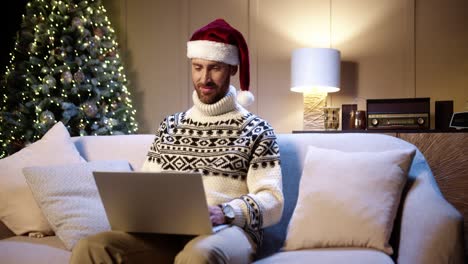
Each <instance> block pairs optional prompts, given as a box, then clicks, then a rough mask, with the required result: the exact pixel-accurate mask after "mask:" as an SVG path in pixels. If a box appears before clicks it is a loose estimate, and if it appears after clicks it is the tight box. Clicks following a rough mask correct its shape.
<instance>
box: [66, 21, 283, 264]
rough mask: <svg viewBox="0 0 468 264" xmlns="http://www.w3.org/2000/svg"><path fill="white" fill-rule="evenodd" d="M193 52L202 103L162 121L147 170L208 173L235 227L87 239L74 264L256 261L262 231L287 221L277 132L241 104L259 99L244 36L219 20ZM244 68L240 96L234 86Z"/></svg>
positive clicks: (193, 42) (195, 38)
mask: <svg viewBox="0 0 468 264" xmlns="http://www.w3.org/2000/svg"><path fill="white" fill-rule="evenodd" d="M187 57H188V58H189V59H191V65H192V81H193V85H194V88H195V91H194V93H193V96H192V97H193V103H194V106H193V107H192V108H190V109H189V110H188V111H186V112H182V113H176V114H174V115H170V116H168V117H166V118H165V119H164V120H163V122H161V124H160V126H159V129H158V131H157V133H156V136H155V140H154V142H153V144H152V145H151V147H150V150H149V152H148V156H147V160H146V161H145V163H144V165H143V170H144V171H162V170H169V171H197V172H201V173H202V174H203V185H204V187H205V191H206V196H207V201H208V207H209V215H210V219H211V222H212V224H213V226H216V225H220V224H229V227H228V228H225V229H222V230H221V231H219V232H217V233H215V234H212V235H206V236H198V237H195V238H193V237H189V236H176V235H160V234H159V235H158V234H145V235H141V234H140V235H135V234H127V233H123V232H106V233H102V234H98V235H95V236H92V237H89V238H87V239H83V240H81V241H80V242H79V243H78V244H77V246H75V249H74V251H73V254H72V263H112V262H117V263H120V262H125V263H144V262H154V263H164V262H166V261H167V262H174V261H175V263H248V262H250V261H251V260H252V258H253V255H254V254H255V252H256V249H257V247H258V245H259V244H260V243H261V242H262V228H264V227H267V226H270V225H273V224H275V223H277V222H278V221H279V220H280V218H281V214H282V210H283V194H282V183H281V168H280V161H279V149H278V145H277V143H276V136H275V134H274V132H273V129H272V128H271V126H270V125H269V124H268V123H267V122H266V121H264V120H262V119H261V118H259V117H257V116H255V115H254V114H252V113H249V112H248V111H247V110H246V109H245V108H243V107H242V106H241V105H240V104H239V103H237V101H236V100H239V99H240V100H241V101H242V103H243V104H246V103H249V102H250V103H251V102H252V101H253V95H252V94H251V93H250V92H249V91H248V90H249V57H248V49H247V44H246V43H245V40H244V38H243V36H242V34H241V33H240V32H239V31H237V30H236V29H234V28H233V27H231V26H230V25H229V24H228V23H226V22H225V21H224V20H222V19H217V20H215V21H213V22H211V23H209V24H208V25H206V26H205V27H202V28H201V29H199V30H197V31H196V32H195V33H194V34H193V35H192V37H191V39H190V41H189V42H188V43H187ZM238 67H239V68H238ZM238 70H239V71H240V73H239V78H240V84H241V90H242V91H241V92H240V93H239V96H238V95H237V92H236V89H235V88H234V87H233V86H230V85H229V83H230V77H231V76H233V75H235V74H236V73H237V71H238ZM174 160H177V162H173V161H174ZM168 199H170V197H168ZM181 214H182V215H183V212H182V213H181ZM187 217H190V216H187Z"/></svg>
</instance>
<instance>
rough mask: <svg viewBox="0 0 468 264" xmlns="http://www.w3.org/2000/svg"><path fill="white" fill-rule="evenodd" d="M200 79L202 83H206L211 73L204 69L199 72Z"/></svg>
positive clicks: (209, 79)
mask: <svg viewBox="0 0 468 264" xmlns="http://www.w3.org/2000/svg"><path fill="white" fill-rule="evenodd" d="M201 81H202V82H203V83H208V82H210V81H211V73H210V71H208V70H204V71H203V72H202V74H201Z"/></svg>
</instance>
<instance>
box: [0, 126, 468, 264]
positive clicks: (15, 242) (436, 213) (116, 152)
mask: <svg viewBox="0 0 468 264" xmlns="http://www.w3.org/2000/svg"><path fill="white" fill-rule="evenodd" d="M277 137H278V144H279V148H280V151H281V166H282V173H283V191H284V198H285V206H284V210H283V215H282V218H281V221H280V222H279V223H278V224H276V225H273V226H271V227H268V228H266V229H265V232H264V240H263V243H262V245H261V246H260V248H259V250H258V256H257V257H256V259H255V263H261V264H265V263H360V264H363V263H402V264H418V263H421V264H423V263H424V264H430V263H463V262H464V251H463V248H464V247H463V241H464V240H463V231H462V230H463V219H462V216H461V214H460V213H459V212H458V211H457V210H456V209H455V208H454V207H453V206H452V205H451V204H449V203H448V202H447V201H446V200H445V199H444V197H443V195H442V194H441V192H440V190H439V188H438V186H437V183H436V181H435V179H434V177H433V175H432V173H431V169H430V167H429V165H428V164H427V162H426V161H425V158H424V156H423V155H422V154H421V152H420V151H419V150H417V149H416V148H415V146H413V145H412V144H410V143H408V142H406V141H403V140H400V139H398V138H395V137H392V136H387V135H383V134H373V133H372V134H371V133H326V134H325V133H304V134H278V135H277ZM70 139H71V142H73V144H74V146H75V147H76V149H77V150H78V152H79V154H80V155H81V157H82V158H83V159H84V160H85V161H87V162H89V161H95V160H127V161H128V162H129V163H130V165H131V167H132V168H133V169H135V170H138V169H139V168H140V167H141V165H142V163H143V161H144V159H145V155H146V152H147V150H148V147H149V146H150V144H151V143H152V141H153V136H152V135H146V134H138V135H115V136H83V137H71V138H70ZM310 146H313V147H316V148H320V149H326V150H336V151H340V153H341V152H342V153H355V154H353V157H355V158H356V159H359V158H360V157H361V154H362V153H368V154H369V153H370V154H375V155H377V154H379V153H386V152H389V151H392V150H404V149H406V150H412V149H413V155H414V156H412V157H411V160H410V164H409V165H408V166H409V167H408V171H407V173H405V177H406V179H405V181H404V186H403V187H402V190H401V193H399V195H400V196H399V197H397V199H396V201H395V204H396V207H395V210H396V213H395V216H394V217H393V218H391V219H390V220H391V225H390V226H391V234H389V240H388V243H389V246H390V247H391V248H392V252H391V253H390V254H389V253H388V252H384V251H382V250H379V249H375V248H372V247H366V246H359V245H357V246H354V245H352V243H353V241H351V244H350V245H349V246H340V244H339V243H338V244H336V243H335V244H333V243H328V244H327V246H324V247H318V246H311V247H309V248H307V247H304V248H300V247H299V248H298V249H293V250H291V249H289V250H285V249H284V245H285V241H286V240H287V239H291V240H292V238H289V237H288V228H290V227H289V224H290V222H291V218H292V216H293V214H294V212H295V208H296V204H297V203H298V197H299V196H300V194H299V192H300V189H301V188H300V183H301V176H302V175H303V174H304V173H307V171H305V170H304V166H305V165H304V164H305V159H306V156H307V155H308V151H309V150H310V148H309V147H310ZM337 153H338V152H337ZM57 155H60V153H57ZM325 158H326V157H325V156H324V159H325ZM353 162H358V160H356V161H353ZM360 166H362V164H361V165H360ZM332 167H334V166H332ZM330 169H332V168H330ZM362 169H363V170H364V169H365V168H362ZM377 170H378V168H377ZM0 173H2V172H0ZM341 174H342V175H343V176H346V174H348V173H347V172H341ZM353 177H354V178H356V177H357V176H353ZM328 183H329V182H328ZM0 184H2V183H0ZM336 184H340V182H336ZM378 186H379V184H376V186H375V187H378ZM344 187H346V186H344ZM372 189H374V186H367V187H366V188H365V189H362V190H352V189H351V191H350V192H351V193H352V192H354V193H359V192H365V191H366V190H372ZM345 190H349V188H348V189H345ZM301 191H302V189H301ZM337 195H338V194H337ZM344 202H350V204H353V203H355V201H344ZM301 206H302V208H304V209H305V210H307V209H308V208H309V207H307V206H306V205H304V204H302V205H301ZM358 216H359V214H358ZM320 217H322V216H321V214H320V213H319V214H318V215H316V217H312V218H311V219H310V220H311V222H310V223H311V225H309V226H307V227H306V228H303V231H304V233H307V232H309V231H310V230H313V229H314V226H313V225H312V223H313V222H314V221H313V220H314V219H313V218H320ZM335 220H336V219H330V222H336V221H335ZM339 220H340V221H342V222H340V223H341V224H340V225H346V221H347V219H339ZM370 221H372V219H371V220H370ZM325 222H327V221H325ZM303 224H304V223H303ZM306 224H307V223H306ZM325 224H327V223H325ZM309 229H310V230H309ZM321 231H324V232H325V235H327V234H330V236H332V235H337V237H343V239H346V238H344V234H340V233H339V232H338V234H332V233H333V232H334V230H328V231H327V230H316V231H314V232H321ZM352 231H353V230H347V231H345V232H352ZM327 232H328V233H327ZM311 234H313V233H311ZM358 235H359V234H358ZM0 239H1V240H0V263H4V264H9V263H15V264H19V263H47V264H54V263H68V260H69V258H70V255H71V252H70V251H69V250H67V249H66V248H65V247H64V245H63V243H62V242H61V240H60V239H59V238H58V237H57V236H54V235H48V236H45V237H39V238H37V237H30V236H27V235H14V234H13V232H12V231H10V230H9V229H8V228H7V227H6V226H5V225H4V224H2V223H1V222H0ZM351 240H353V238H352V237H351ZM366 243H367V242H366ZM325 244H326V243H325ZM155 263H157V261H156V262H155Z"/></svg>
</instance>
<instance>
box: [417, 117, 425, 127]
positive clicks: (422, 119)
mask: <svg viewBox="0 0 468 264" xmlns="http://www.w3.org/2000/svg"><path fill="white" fill-rule="evenodd" d="M424 122H425V121H424V118H422V117H420V118H418V124H419V125H421V126H422V125H423V124H424Z"/></svg>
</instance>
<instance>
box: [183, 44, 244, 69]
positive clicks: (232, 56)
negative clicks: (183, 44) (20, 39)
mask: <svg viewBox="0 0 468 264" xmlns="http://www.w3.org/2000/svg"><path fill="white" fill-rule="evenodd" d="M187 57H188V58H190V59H193V58H199V59H204V60H211V61H219V62H224V63H226V64H229V65H239V51H238V49H237V46H234V45H231V44H226V43H221V42H215V41H209V40H192V41H189V42H187Z"/></svg>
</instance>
